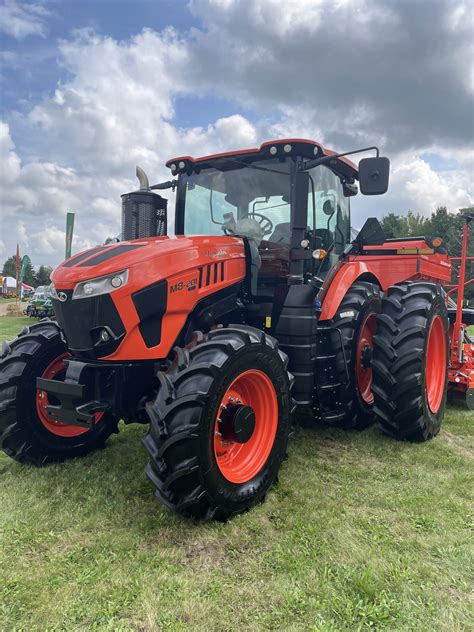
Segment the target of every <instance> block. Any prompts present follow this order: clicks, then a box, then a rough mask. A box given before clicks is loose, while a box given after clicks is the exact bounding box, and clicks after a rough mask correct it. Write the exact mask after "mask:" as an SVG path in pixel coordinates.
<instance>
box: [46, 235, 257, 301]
mask: <svg viewBox="0 0 474 632" xmlns="http://www.w3.org/2000/svg"><path fill="white" fill-rule="evenodd" d="M236 258H237V259H242V258H245V252H244V245H243V241H242V239H240V238H238V237H227V236H225V235H222V236H212V237H185V236H183V235H178V236H170V237H151V238H147V239H139V240H134V241H125V242H120V243H115V244H110V245H107V246H97V247H95V248H91V249H89V250H85V251H83V252H81V253H79V254H77V255H74V257H71V258H70V259H66V261H63V263H61V264H60V265H59V266H58V267H57V268H55V270H54V271H53V273H52V275H51V280H52V281H53V283H54V285H55V287H56V289H61V290H72V289H74V287H75V286H76V284H77V283H79V282H81V281H87V280H89V279H95V278H97V277H103V276H107V275H111V274H113V273H115V272H121V271H123V270H128V273H129V282H131V283H133V284H139V285H141V286H146V285H147V281H148V282H149V283H150V284H151V283H154V282H156V281H160V280H162V279H166V278H169V277H170V276H173V275H175V274H177V273H178V272H185V271H186V270H188V269H193V268H195V267H196V266H197V265H202V264H203V263H206V262H207V263H212V262H216V261H221V260H226V259H236Z"/></svg>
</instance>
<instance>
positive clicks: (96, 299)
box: [52, 289, 126, 359]
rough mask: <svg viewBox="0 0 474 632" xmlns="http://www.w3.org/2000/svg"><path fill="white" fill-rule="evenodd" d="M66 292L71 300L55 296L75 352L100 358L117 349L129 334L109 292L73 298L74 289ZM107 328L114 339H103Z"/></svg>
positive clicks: (61, 322)
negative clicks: (101, 332)
mask: <svg viewBox="0 0 474 632" xmlns="http://www.w3.org/2000/svg"><path fill="white" fill-rule="evenodd" d="M61 291H62V292H64V294H66V296H67V300H66V301H64V303H63V302H61V301H58V300H56V299H52V303H53V308H54V313H55V315H56V319H57V321H58V324H59V326H60V327H61V329H62V331H63V333H64V335H65V336H66V341H67V345H68V348H69V350H70V351H71V353H72V354H73V355H74V356H75V357H78V358H87V359H96V358H100V357H104V356H107V355H110V354H111V353H113V352H114V351H115V350H116V349H117V348H118V346H119V344H120V342H121V341H122V339H123V337H124V336H125V333H126V332H125V327H124V326H123V323H122V320H121V318H120V316H119V313H118V311H117V308H116V307H115V305H114V302H113V300H112V297H111V296H110V295H109V294H102V295H100V296H91V297H88V298H81V299H76V300H75V301H73V300H72V290H60V289H58V292H61ZM104 328H105V329H107V331H108V333H109V335H110V339H109V340H108V341H107V342H101V341H100V338H99V334H100V331H101V330H102V329H104Z"/></svg>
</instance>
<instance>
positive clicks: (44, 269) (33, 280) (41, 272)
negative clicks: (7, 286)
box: [2, 255, 53, 287]
mask: <svg viewBox="0 0 474 632" xmlns="http://www.w3.org/2000/svg"><path fill="white" fill-rule="evenodd" d="M52 271H53V268H52V267H51V266H40V267H39V268H38V269H37V270H35V269H34V268H33V266H32V265H31V263H28V264H27V265H26V269H25V274H24V276H23V283H26V284H27V285H31V286H32V287H38V286H39V285H49V284H50V283H51V281H50V278H49V276H50V274H51V272H52ZM2 275H3V276H10V277H13V278H14V279H15V278H16V255H12V256H11V257H8V259H7V260H6V261H5V263H4V264H3V269H2Z"/></svg>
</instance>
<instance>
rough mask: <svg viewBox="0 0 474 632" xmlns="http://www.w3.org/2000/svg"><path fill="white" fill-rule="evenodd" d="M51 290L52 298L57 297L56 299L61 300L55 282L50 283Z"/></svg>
mask: <svg viewBox="0 0 474 632" xmlns="http://www.w3.org/2000/svg"><path fill="white" fill-rule="evenodd" d="M49 291H50V293H51V298H55V299H56V300H59V296H58V293H57V292H56V288H55V287H54V283H51V284H50V286H49Z"/></svg>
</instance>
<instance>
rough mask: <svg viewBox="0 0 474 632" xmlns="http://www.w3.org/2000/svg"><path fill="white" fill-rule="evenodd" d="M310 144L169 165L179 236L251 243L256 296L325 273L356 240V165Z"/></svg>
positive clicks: (276, 146) (286, 144)
mask: <svg viewBox="0 0 474 632" xmlns="http://www.w3.org/2000/svg"><path fill="white" fill-rule="evenodd" d="M332 154H333V152H330V151H328V150H326V149H324V148H323V147H322V146H321V145H319V144H318V143H315V142H313V141H306V140H283V141H278V142H268V143H265V144H264V145H262V146H261V147H260V148H259V149H251V150H245V151H242V152H240V153H239V152H235V153H232V154H217V155H213V156H206V157H203V158H198V159H194V158H191V157H189V156H185V157H180V158H176V159H174V160H171V161H168V163H167V166H169V167H170V169H171V172H172V174H173V175H178V182H177V199H176V217H175V231H176V234H184V235H187V236H194V235H209V236H217V235H220V236H222V235H233V236H240V237H243V238H245V239H246V240H247V242H248V243H249V250H250V251H251V252H250V254H251V257H252V259H253V261H254V267H255V269H256V271H257V272H256V274H257V278H258V283H257V284H256V287H257V292H258V293H268V292H270V291H271V288H273V287H274V286H275V285H278V284H280V283H285V284H286V283H288V279H289V277H294V278H295V279H296V280H298V281H300V280H301V279H303V278H304V276H305V275H307V274H313V275H314V274H318V275H319V276H323V277H324V276H325V275H326V274H327V272H328V271H329V269H330V268H331V267H332V266H333V265H334V263H335V262H336V261H337V260H338V258H339V256H340V255H341V254H342V253H343V251H344V248H345V246H346V245H347V244H348V243H349V242H350V203H349V197H350V196H351V195H354V194H355V193H356V191H357V189H356V188H355V184H354V183H355V179H356V178H357V177H358V172H357V168H356V166H355V165H354V164H353V163H352V162H350V161H349V160H347V159H346V158H334V159H332V160H330V161H328V162H326V163H325V164H317V165H314V166H312V165H311V163H314V162H319V161H320V160H319V159H326V158H330V157H331V155H332Z"/></svg>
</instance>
